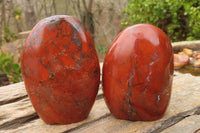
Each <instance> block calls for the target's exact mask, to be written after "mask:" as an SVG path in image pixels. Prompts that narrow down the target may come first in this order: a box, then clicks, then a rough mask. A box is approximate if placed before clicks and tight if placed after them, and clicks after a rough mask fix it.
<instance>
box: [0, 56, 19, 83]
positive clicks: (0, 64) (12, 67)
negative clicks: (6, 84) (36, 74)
mask: <svg viewBox="0 0 200 133" xmlns="http://www.w3.org/2000/svg"><path fill="white" fill-rule="evenodd" d="M0 71H1V72H3V73H5V74H6V75H7V76H8V77H9V80H10V82H13V83H17V82H19V81H20V79H21V78H22V75H21V68H20V66H19V64H17V63H14V57H13V55H8V54H7V53H2V54H1V55H0Z"/></svg>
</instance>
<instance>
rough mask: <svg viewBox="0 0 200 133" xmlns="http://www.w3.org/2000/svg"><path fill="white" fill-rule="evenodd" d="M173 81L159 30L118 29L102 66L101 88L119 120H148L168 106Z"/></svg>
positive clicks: (143, 26)
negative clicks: (119, 30)
mask: <svg viewBox="0 0 200 133" xmlns="http://www.w3.org/2000/svg"><path fill="white" fill-rule="evenodd" d="M172 80H173V51H172V46H171V43H170V40H169V39H168V37H167V36H166V35H165V33H164V32H163V31H161V30H160V29H159V28H157V27H155V26H153V25H150V24H138V25H134V26H131V27H129V28H127V29H125V30H124V31H122V32H121V33H120V34H119V35H118V36H117V38H116V39H115V40H114V42H113V43H112V45H111V46H110V48H109V50H108V52H107V54H106V57H105V60H104V65H103V91H104V97H105V101H106V104H107V106H108V108H109V109H110V111H111V113H112V114H113V115H114V116H115V117H116V118H119V119H126V120H140V121H150V120H157V119H159V118H161V117H162V116H163V114H164V112H165V111H166V108H167V106H168V103H169V100H170V95H171V86H172Z"/></svg>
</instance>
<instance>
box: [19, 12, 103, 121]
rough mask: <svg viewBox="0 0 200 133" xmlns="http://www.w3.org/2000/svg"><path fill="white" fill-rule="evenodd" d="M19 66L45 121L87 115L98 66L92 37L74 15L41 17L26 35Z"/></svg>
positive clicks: (96, 80)
mask: <svg viewBox="0 0 200 133" xmlns="http://www.w3.org/2000/svg"><path fill="white" fill-rule="evenodd" d="M21 67H22V74H23V78H24V82H25V87H26V90H27V92H28V95H29V97H30V100H31V102H32V105H33V107H34V108H35V110H36V112H37V113H38V115H39V116H40V117H41V118H42V119H43V120H44V121H45V122H46V123H48V124H56V123H59V124H69V123H73V122H78V121H81V120H83V119H85V118H86V117H87V116H88V114H89V112H90V110H91V108H92V106H93V104H94V101H95V97H96V95H97V91H98V86H99V78H100V68H99V61H98V58H97V54H96V50H95V47H94V44H93V41H92V38H91V36H90V34H89V33H88V32H87V31H86V30H85V29H84V28H83V27H82V26H81V25H80V23H79V22H78V21H77V20H76V19H74V18H72V17H70V16H66V15H57V16H52V17H49V18H45V19H43V20H41V21H40V22H39V23H38V24H37V25H36V26H35V27H34V28H33V30H32V31H31V33H30V34H29V36H28V38H27V41H26V44H25V47H24V51H23V54H22V59H21Z"/></svg>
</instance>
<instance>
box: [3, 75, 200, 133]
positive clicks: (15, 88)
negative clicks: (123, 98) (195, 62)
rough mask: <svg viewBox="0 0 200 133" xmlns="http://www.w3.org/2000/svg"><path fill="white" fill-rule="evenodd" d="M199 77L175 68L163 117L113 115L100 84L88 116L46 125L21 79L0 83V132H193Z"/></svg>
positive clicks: (199, 108) (199, 116)
mask: <svg viewBox="0 0 200 133" xmlns="http://www.w3.org/2000/svg"><path fill="white" fill-rule="evenodd" d="M198 129H200V77H194V76H192V75H190V74H181V73H178V72H175V76H174V82H173V88H172V97H171V100H170V105H169V107H168V109H167V112H166V113H165V115H164V117H163V118H162V119H160V120H157V121H151V122H133V121H126V120H118V119H115V118H114V117H113V116H112V115H111V114H110V112H109V110H108V108H107V107H106V105H105V102H104V99H103V92H102V89H101V86H100V90H99V93H98V96H97V98H96V102H95V104H94V106H93V108H92V110H91V112H90V115H89V117H88V118H87V119H86V120H84V121H81V122H78V123H74V124H69V125H47V124H45V123H44V122H43V121H42V120H41V119H40V118H39V117H38V116H37V114H36V113H35V111H34V109H33V107H32V105H31V103H30V101H29V98H28V96H27V93H26V91H25V87H24V83H23V82H20V83H17V84H13V85H8V86H4V87H0V133H12V132H17V133H60V132H81V133H134V132H136V133H150V132H153V133H159V132H163V133H174V132H175V133H194V132H200V130H198Z"/></svg>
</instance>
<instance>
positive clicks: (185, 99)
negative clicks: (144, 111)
mask: <svg viewBox="0 0 200 133" xmlns="http://www.w3.org/2000/svg"><path fill="white" fill-rule="evenodd" d="M175 75H176V76H175V78H174V82H173V90H172V97H171V101H170V105H169V107H168V110H167V112H166V113H165V115H164V117H163V118H162V119H160V120H157V121H151V122H132V121H125V120H117V119H115V118H114V117H113V116H108V117H106V118H103V119H101V120H99V121H96V122H94V123H91V124H88V125H85V126H83V127H81V128H78V129H76V130H71V132H75V133H76V132H82V133H85V132H93V133H101V132H104V133H112V132H113V133H115V132H119V133H122V132H126V133H129V132H130V133H133V132H136V133H137V132H138V133H141V132H147V133H149V132H154V133H159V132H161V131H163V130H165V129H166V128H168V127H170V126H173V125H174V124H176V123H178V122H180V121H181V120H183V119H184V118H185V117H188V116H192V115H196V114H198V113H199V112H200V103H199V101H200V87H199V86H200V82H199V81H200V77H194V76H191V75H190V74H179V73H175Z"/></svg>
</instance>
